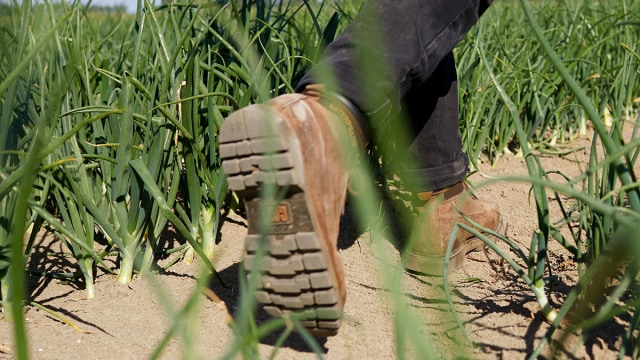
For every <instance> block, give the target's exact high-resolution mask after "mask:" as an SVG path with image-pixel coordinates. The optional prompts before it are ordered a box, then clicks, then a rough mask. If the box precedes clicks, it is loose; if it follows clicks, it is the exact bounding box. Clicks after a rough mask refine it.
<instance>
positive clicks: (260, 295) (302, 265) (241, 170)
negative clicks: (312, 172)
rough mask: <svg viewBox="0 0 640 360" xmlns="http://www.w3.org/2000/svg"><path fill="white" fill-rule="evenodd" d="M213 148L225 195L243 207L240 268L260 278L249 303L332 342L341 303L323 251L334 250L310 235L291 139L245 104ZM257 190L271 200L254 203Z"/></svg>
mask: <svg viewBox="0 0 640 360" xmlns="http://www.w3.org/2000/svg"><path fill="white" fill-rule="evenodd" d="M220 143H221V145H220V156H221V158H222V168H223V171H224V172H225V174H226V175H227V182H228V184H229V188H230V189H231V190H233V191H235V192H236V193H237V194H238V195H239V196H241V197H242V198H243V199H244V202H245V206H246V211H247V221H248V235H247V237H246V239H245V244H244V247H245V251H246V254H245V257H244V268H245V270H246V271H247V274H250V273H251V272H258V274H259V275H260V277H261V278H260V282H259V284H258V285H257V289H256V290H255V296H256V299H257V300H258V302H260V303H261V304H262V305H263V308H264V310H265V311H266V312H267V313H268V314H269V315H271V316H276V317H277V316H283V315H286V314H295V317H296V318H297V319H299V320H300V321H301V323H302V325H303V326H304V327H305V328H306V329H307V330H309V332H311V333H312V334H313V335H315V336H331V335H335V334H336V333H337V331H338V329H339V327H340V325H341V323H342V310H343V304H342V300H341V298H340V292H339V290H338V286H339V284H338V278H337V276H336V274H335V272H334V269H333V267H332V265H331V264H332V262H331V255H330V253H329V251H337V249H335V250H330V249H329V248H328V246H330V245H328V244H326V242H325V241H323V239H321V237H320V236H318V233H317V232H316V231H315V229H314V225H313V221H312V219H311V216H310V213H309V210H308V204H307V198H306V196H305V191H304V173H303V168H302V158H301V154H300V149H299V145H298V144H299V143H298V140H297V137H296V136H295V135H294V133H293V131H292V130H291V129H290V128H289V126H288V125H287V124H286V123H285V121H283V120H282V119H280V118H278V117H277V115H272V116H270V115H269V108H268V107H266V106H261V105H253V106H249V107H247V108H245V109H243V110H240V111H237V112H235V113H233V114H231V115H230V116H229V117H228V118H227V119H226V120H225V122H224V123H223V125H222V129H221V131H220ZM265 190H270V191H272V193H273V194H274V195H273V196H270V197H269V198H270V199H275V198H277V199H278V200H267V199H266V198H261V196H262V195H263V192H264V191H265ZM262 217H266V218H265V219H266V221H263V220H261V219H262ZM264 222H267V223H268V224H267V226H264V227H262V228H264V229H266V230H265V231H261V229H262V228H261V223H264ZM260 254H263V256H260Z"/></svg>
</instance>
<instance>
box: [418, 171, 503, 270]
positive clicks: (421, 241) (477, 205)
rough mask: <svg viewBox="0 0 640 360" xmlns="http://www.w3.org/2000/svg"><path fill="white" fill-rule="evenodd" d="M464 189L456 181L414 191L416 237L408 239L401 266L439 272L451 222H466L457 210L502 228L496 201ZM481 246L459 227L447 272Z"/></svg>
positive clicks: (458, 267)
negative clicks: (409, 243)
mask: <svg viewBox="0 0 640 360" xmlns="http://www.w3.org/2000/svg"><path fill="white" fill-rule="evenodd" d="M466 189H467V186H466V184H465V183H464V182H460V183H458V184H455V185H453V186H451V187H449V188H447V189H444V190H440V191H434V192H425V193H418V194H417V197H418V198H419V200H420V201H422V202H423V203H422V205H421V206H420V211H419V215H418V216H417V218H416V222H415V225H414V230H413V235H412V236H415V237H416V238H415V239H413V241H412V244H413V245H412V248H411V249H410V250H409V253H408V257H407V262H406V265H405V267H406V268H407V269H408V270H410V271H413V272H417V273H423V274H428V275H442V271H443V268H444V262H445V255H446V252H447V246H448V245H449V238H450V237H451V234H452V232H453V227H454V224H455V223H457V222H460V223H465V224H467V225H470V224H469V222H467V221H466V220H464V218H463V217H462V216H461V215H460V213H462V214H464V215H465V216H467V217H468V218H470V219H471V220H472V221H473V222H475V223H477V224H479V225H481V226H483V227H485V228H488V229H492V230H495V231H497V232H501V231H503V223H502V217H501V216H500V210H499V209H498V204H496V203H495V202H493V201H491V200H487V199H481V198H478V197H476V196H475V195H473V194H469V193H468V192H467V191H466ZM482 249H484V242H483V241H482V240H480V239H478V238H477V237H475V236H473V235H472V234H471V233H469V232H468V231H464V230H462V229H459V230H458V234H457V236H456V239H455V242H454V244H453V249H452V251H451V258H450V260H449V272H453V271H455V270H458V269H460V268H461V267H462V264H463V263H464V260H465V258H466V255H467V254H468V253H469V252H472V251H478V250H482Z"/></svg>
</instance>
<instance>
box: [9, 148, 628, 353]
mask: <svg viewBox="0 0 640 360" xmlns="http://www.w3.org/2000/svg"><path fill="white" fill-rule="evenodd" d="M588 145H589V139H587V138H584V139H578V140H576V141H575V142H574V143H572V144H571V146H572V147H574V148H581V147H584V146H588ZM587 156H588V153H587V151H586V150H578V151H576V152H574V153H573V154H572V155H569V156H568V157H566V158H561V157H550V156H549V157H543V158H542V163H543V166H544V167H545V168H546V169H549V170H551V169H561V170H562V171H563V172H565V173H566V174H568V175H570V176H575V175H577V174H579V173H580V171H581V170H580V166H579V165H580V162H581V161H582V162H584V161H585V158H586V157H587ZM573 159H577V160H579V161H578V162H575V161H573ZM479 170H480V172H479V173H476V174H474V175H473V176H472V177H471V178H470V180H471V181H472V182H473V183H480V182H482V181H484V180H486V179H487V178H489V177H499V176H502V175H507V174H510V175H513V174H522V175H526V173H527V170H526V166H525V164H524V160H523V158H522V157H516V156H514V155H511V154H508V155H504V156H503V157H501V158H500V160H499V161H498V162H497V165H496V166H491V165H490V164H480V169H479ZM478 194H480V195H483V196H489V197H491V198H493V199H494V200H496V201H498V202H499V204H500V208H501V210H502V213H503V216H504V220H505V221H506V223H507V228H506V235H507V236H508V237H509V238H510V239H512V240H513V241H516V242H517V243H519V244H521V245H523V246H525V245H526V244H529V242H530V239H531V235H532V233H533V231H534V230H535V229H536V226H537V220H536V215H535V209H534V207H533V204H532V203H531V202H530V199H529V186H528V185H526V184H518V183H498V184H493V185H490V186H488V187H483V188H481V189H480V190H478ZM554 211H556V213H553V214H551V215H552V219H557V218H558V217H559V213H557V209H554ZM232 220H233V221H229V222H227V223H226V224H225V225H224V227H223V230H222V237H221V241H220V244H219V245H218V248H217V261H216V263H215V266H216V268H217V269H218V271H219V273H220V275H221V276H222V278H223V279H224V280H225V281H226V282H227V283H228V284H230V285H231V287H229V288H224V287H221V286H220V285H219V284H218V283H217V282H215V281H214V282H212V284H211V285H210V288H211V290H213V292H214V293H215V294H216V295H217V296H218V297H219V298H220V299H221V300H222V301H224V303H225V304H226V308H225V306H222V305H221V304H219V303H215V302H213V301H211V300H210V299H209V298H208V297H207V296H205V295H201V296H199V299H200V302H199V304H197V306H198V309H199V311H198V314H197V320H196V321H195V322H194V323H195V324H196V325H197V326H195V327H194V328H188V329H183V332H182V333H180V332H179V334H183V333H184V332H188V333H189V334H190V336H188V337H187V338H190V339H191V343H187V344H185V342H184V341H183V338H181V337H180V336H178V337H177V338H173V339H171V340H170V343H169V345H168V347H167V349H166V350H165V351H164V352H163V353H162V355H161V358H162V359H180V358H182V357H183V356H182V355H183V354H184V352H185V346H188V347H189V348H191V349H196V350H197V351H198V352H199V353H200V354H201V358H203V359H219V358H221V357H222V356H223V355H224V354H225V353H226V351H227V349H228V347H229V345H230V344H231V342H232V340H233V333H232V331H231V329H230V328H229V326H228V325H227V321H228V314H227V311H226V309H227V308H228V309H229V311H230V312H231V313H232V314H233V313H235V309H237V304H238V300H239V296H238V276H239V274H238V272H239V266H238V264H239V262H240V261H241V259H242V243H243V239H244V235H245V234H246V227H245V226H244V220H243V219H242V218H241V217H239V216H234V217H233V218H232ZM347 220H349V219H347V218H346V219H345V226H344V227H345V231H343V233H344V234H343V235H342V236H341V243H340V254H341V256H342V257H343V260H344V263H345V267H346V269H345V270H346V271H345V272H346V276H347V291H348V295H347V296H348V299H347V304H346V309H345V322H344V325H343V328H342V329H341V331H340V333H339V334H338V335H337V336H334V337H331V338H329V339H326V340H323V341H320V343H319V344H320V346H321V349H322V351H323V352H324V356H325V357H326V358H327V359H359V360H360V359H393V358H395V348H394V346H395V345H394V333H393V331H394V328H393V314H394V309H393V306H392V305H391V302H390V300H389V298H388V294H389V292H388V286H386V285H385V284H386V283H385V281H384V279H383V277H382V275H381V272H380V269H385V268H386V269H388V268H398V267H399V264H398V260H399V256H398V251H397V250H396V249H395V248H394V247H393V246H392V245H391V244H390V243H389V242H388V241H385V240H383V239H375V238H372V237H371V236H370V234H369V233H366V232H365V233H364V234H356V233H355V232H354V230H353V229H354V227H353V225H352V224H350V223H349V222H348V221H347ZM354 234H355V235H354ZM381 249H382V250H381ZM35 251H36V252H38V253H39V254H41V255H42V256H40V257H34V259H39V260H35V261H32V263H31V264H30V267H31V268H34V269H38V270H47V271H60V270H64V269H66V270H67V271H69V270H73V264H70V263H68V262H67V260H66V258H64V257H50V256H47V254H49V253H52V252H61V251H65V250H64V249H63V248H62V246H61V245H60V243H59V242H55V241H54V242H52V241H51V240H50V238H43V239H41V241H40V242H39V243H38V244H37V246H36V248H35ZM384 253H388V254H391V255H390V256H383V255H381V254H384ZM552 253H553V255H552V265H553V266H554V268H555V269H556V272H557V274H558V283H557V284H556V285H555V286H554V289H553V292H552V294H551V298H552V299H553V300H554V301H555V304H556V306H557V304H559V303H561V301H562V299H563V297H564V296H565V295H566V293H567V291H568V289H569V287H570V286H571V285H573V284H574V283H575V281H576V276H577V275H576V268H575V265H574V264H573V263H572V262H571V261H570V257H569V255H568V254H567V253H565V252H564V251H562V249H561V248H560V246H558V245H557V244H555V246H554V248H553V252H552ZM493 258H495V256H492V255H491V254H489V255H488V257H487V256H478V257H476V260H469V261H467V262H466V263H465V267H464V268H463V269H462V270H461V271H459V272H458V273H456V274H454V275H453V276H451V278H450V284H451V289H452V291H453V294H454V301H455V305H456V308H457V310H458V312H459V314H460V316H461V319H462V321H463V322H464V324H465V328H466V331H467V333H468V334H469V336H470V338H471V340H472V341H473V343H474V344H475V347H474V348H473V349H470V348H467V347H465V346H464V343H459V341H460V339H461V336H460V331H459V330H457V329H456V326H455V323H454V322H453V321H452V319H451V316H450V314H449V309H448V306H447V304H446V301H445V297H444V295H443V287H442V279H441V278H437V277H422V276H416V275H412V274H406V273H405V274H404V275H403V278H402V282H403V287H404V289H405V290H404V292H403V297H404V300H405V301H406V302H407V303H408V304H409V311H410V312H411V314H412V315H413V316H414V317H415V318H417V319H420V321H421V322H423V323H424V324H425V326H424V327H423V333H422V334H420V336H422V337H424V339H425V343H427V342H430V343H431V344H433V347H434V348H435V349H434V356H433V358H456V357H458V356H464V357H466V358H473V359H523V358H525V357H526V356H527V354H529V353H531V351H533V349H534V347H535V346H536V345H537V344H538V342H539V339H540V337H541V336H542V335H543V334H544V332H545V330H546V329H547V324H546V322H545V321H544V320H543V319H542V316H541V315H540V314H539V313H538V305H537V303H536V302H535V299H534V297H533V294H532V293H531V291H530V290H529V289H528V288H527V287H526V286H525V284H524V283H523V281H522V280H520V279H519V278H518V277H517V276H516V275H515V273H514V272H513V271H512V270H511V269H510V268H508V267H506V266H504V264H501V263H500V262H499V261H497V262H494V261H489V260H490V259H493ZM45 259H46V260H45ZM198 274H199V266H197V264H193V265H190V266H189V265H185V264H182V263H178V264H176V265H174V266H173V267H171V268H170V269H169V271H168V272H167V273H166V274H163V275H161V276H158V277H155V278H154V279H153V281H151V280H148V279H145V278H144V277H141V278H136V279H134V281H133V282H131V283H130V284H128V285H122V284H119V283H118V282H117V281H116V279H115V277H114V276H112V275H108V274H104V273H99V274H98V277H97V280H96V282H97V283H96V297H95V299H93V300H90V301H88V300H86V299H85V293H84V290H83V289H82V284H81V283H64V282H61V281H59V280H54V279H49V278H44V277H33V278H31V279H30V285H31V286H30V300H31V301H35V302H37V303H39V304H41V305H42V306H45V307H47V308H49V309H51V310H54V311H57V312H58V313H60V314H62V315H63V316H65V317H67V318H68V319H70V320H72V321H73V323H74V324H75V325H76V326H77V327H79V328H80V329H81V330H83V332H81V331H77V330H75V329H73V328H72V327H71V326H68V325H66V324H64V323H63V322H61V321H59V320H57V319H55V318H54V317H52V316H51V315H50V314H48V313H46V312H44V311H42V310H40V309H38V308H35V307H33V306H29V307H27V312H26V317H27V328H28V337H29V347H30V355H31V358H32V359H69V360H71V359H146V358H148V357H149V356H150V355H151V354H152V353H153V351H154V349H155V348H156V346H157V345H158V343H159V342H160V341H161V340H162V338H163V337H164V335H165V334H166V332H167V330H168V326H169V325H170V324H171V323H172V321H171V320H170V319H171V318H172V316H174V313H175V312H176V311H177V310H178V309H179V307H180V306H181V305H182V304H184V302H185V300H186V299H187V298H188V297H189V296H190V295H191V294H192V292H193V291H194V288H195V283H196V278H197V277H198ZM261 316H263V315H262V314H261V313H259V314H258V317H259V319H260V317H261ZM623 331H624V322H623V321H622V320H620V322H613V323H611V324H607V325H606V328H603V329H602V331H599V332H598V333H597V334H596V335H595V336H592V337H591V338H589V339H588V341H587V346H586V347H583V346H579V347H576V348H575V351H574V352H573V356H574V358H576V359H611V358H615V356H616V354H617V347H618V346H617V343H616V342H617V339H618V337H619V336H620V335H621V334H622V332H623ZM11 334H12V332H11V325H10V324H9V323H7V322H0V359H12V358H13V357H14V345H13V339H12V335H11ZM276 340H277V337H276V335H274V336H270V337H268V338H266V339H265V340H264V341H262V343H261V344H260V346H259V347H260V351H261V358H268V356H269V355H270V354H271V352H272V351H273V345H274V344H275V343H276ZM409 354H411V353H409ZM438 354H439V355H438ZM276 358H277V359H311V358H316V355H315V354H313V353H312V352H311V351H310V350H309V348H308V347H307V346H306V345H305V344H304V342H303V341H302V340H301V338H300V337H299V336H298V335H295V334H294V335H292V336H291V337H290V338H289V339H288V340H287V341H285V343H284V344H283V347H282V349H280V350H279V352H278V353H277V356H276Z"/></svg>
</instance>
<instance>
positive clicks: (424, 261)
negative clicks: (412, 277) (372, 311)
mask: <svg viewBox="0 0 640 360" xmlns="http://www.w3.org/2000/svg"><path fill="white" fill-rule="evenodd" d="M494 231H495V232H498V233H501V232H503V231H504V222H503V220H502V217H500V220H499V222H498V226H496V228H495V229H494ZM488 238H489V239H491V240H492V241H493V242H495V241H496V239H495V237H494V236H488ZM485 249H487V246H486V244H485V243H484V241H482V240H480V239H478V238H476V237H473V238H471V239H468V240H467V241H466V242H465V243H463V244H462V245H461V246H460V247H459V248H458V249H457V250H456V251H455V252H452V253H451V257H450V258H449V268H448V272H447V273H448V274H452V273H454V272H456V271H458V270H460V269H461V268H462V266H463V265H464V262H465V261H466V259H467V254H469V253H472V252H475V251H480V250H485ZM445 260H446V256H445V255H427V254H423V253H418V252H414V251H410V252H409V255H408V256H407V263H406V264H405V269H406V270H407V271H409V272H412V273H416V274H422V275H430V276H442V274H443V270H444V263H445Z"/></svg>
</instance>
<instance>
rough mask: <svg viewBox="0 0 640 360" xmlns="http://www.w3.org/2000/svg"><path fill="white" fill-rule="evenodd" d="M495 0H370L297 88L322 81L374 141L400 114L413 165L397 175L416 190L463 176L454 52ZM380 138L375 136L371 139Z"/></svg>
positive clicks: (440, 185)
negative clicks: (361, 119) (358, 115)
mask: <svg viewBox="0 0 640 360" xmlns="http://www.w3.org/2000/svg"><path fill="white" fill-rule="evenodd" d="M491 2H492V0H370V1H368V2H367V3H366V4H365V5H364V6H363V8H362V10H361V11H360V13H359V14H358V16H357V17H356V18H355V19H354V20H353V22H352V23H351V24H350V25H349V26H348V27H347V29H346V30H345V32H344V33H343V34H341V35H340V36H339V37H338V38H336V39H335V41H334V42H332V43H331V44H329V46H328V47H327V49H326V52H325V57H324V59H323V60H322V61H321V62H320V63H319V64H318V65H317V66H316V67H315V68H314V69H313V70H312V71H311V72H310V73H308V74H306V75H305V76H304V77H303V79H302V80H301V81H300V83H299V85H298V91H301V90H302V89H304V87H305V86H306V85H308V84H312V83H324V82H323V79H326V78H325V77H324V76H325V75H326V74H332V75H333V77H334V79H335V82H332V84H333V86H332V85H331V84H327V85H328V86H330V87H332V90H333V91H336V92H338V93H340V94H341V95H343V96H344V97H346V98H347V99H348V100H350V101H351V102H352V103H353V104H354V105H355V106H356V107H357V108H358V109H360V111H361V112H362V113H363V114H364V115H365V118H366V119H367V124H366V125H365V126H367V127H368V129H369V130H370V132H371V133H372V141H384V139H385V137H384V136H381V134H380V133H382V132H385V131H387V130H386V129H388V128H389V126H395V125H396V124H389V122H390V121H394V120H392V119H398V118H399V117H398V116H397V114H400V113H402V114H404V115H405V117H406V118H408V119H409V124H408V125H409V126H408V130H409V141H408V142H409V144H407V147H408V148H404V149H403V148H400V149H397V151H399V152H401V153H403V154H407V153H408V154H410V155H412V158H413V165H411V166H409V167H404V168H402V169H400V170H399V171H397V172H398V174H399V175H400V176H401V177H402V178H403V179H405V181H406V182H407V185H408V186H409V187H411V188H412V190H414V191H429V190H439V189H442V188H445V187H448V186H451V185H453V184H455V183H457V182H459V181H461V180H463V179H464V177H465V176H466V173H467V168H468V158H467V156H466V154H464V153H463V152H462V142H461V138H460V134H459V131H458V121H459V119H458V94H457V91H458V89H457V77H456V69H455V62H454V59H453V55H452V52H451V51H452V50H453V48H454V47H455V46H456V44H457V43H458V42H459V41H460V40H461V39H462V37H463V36H464V35H465V34H466V33H467V31H469V29H470V28H471V27H472V26H473V25H474V24H475V23H476V22H477V21H478V18H479V17H480V16H481V15H482V13H484V11H485V10H486V9H487V8H488V7H489V5H490V4H491ZM376 133H377V135H376Z"/></svg>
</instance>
